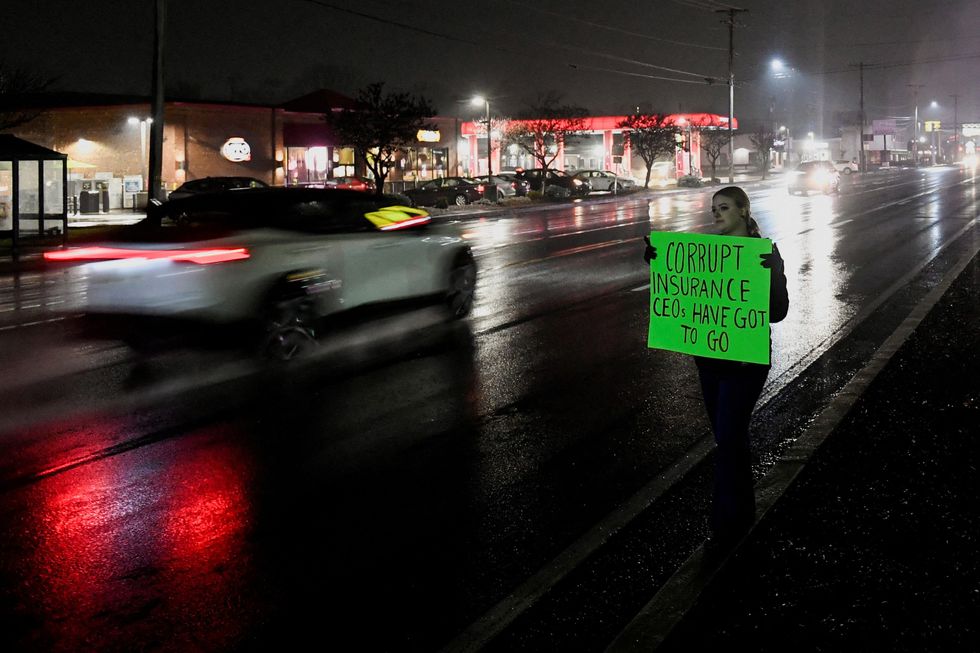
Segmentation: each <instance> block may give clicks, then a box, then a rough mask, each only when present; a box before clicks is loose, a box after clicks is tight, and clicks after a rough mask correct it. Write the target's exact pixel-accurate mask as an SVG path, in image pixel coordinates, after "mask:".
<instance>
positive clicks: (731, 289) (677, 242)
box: [647, 231, 772, 364]
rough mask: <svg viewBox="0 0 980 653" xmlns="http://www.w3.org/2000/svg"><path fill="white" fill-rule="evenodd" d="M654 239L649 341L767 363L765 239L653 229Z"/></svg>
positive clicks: (768, 246)
mask: <svg viewBox="0 0 980 653" xmlns="http://www.w3.org/2000/svg"><path fill="white" fill-rule="evenodd" d="M650 244H651V245H653V246H654V247H656V248H657V258H656V259H654V260H653V261H651V262H650V331H649V335H648V337H647V346H648V347H651V348H654V349H667V350H669V351H678V352H681V353H684V354H694V355H696V356H706V357H709V358H723V359H727V360H736V361H744V362H748V363H762V364H768V363H769V281H770V272H769V269H768V268H764V267H762V265H761V259H760V258H759V255H760V254H768V253H770V252H772V241H771V240H767V239H765V238H742V237H736V236H708V235H702V234H686V233H669V232H659V231H654V232H652V233H651V234H650Z"/></svg>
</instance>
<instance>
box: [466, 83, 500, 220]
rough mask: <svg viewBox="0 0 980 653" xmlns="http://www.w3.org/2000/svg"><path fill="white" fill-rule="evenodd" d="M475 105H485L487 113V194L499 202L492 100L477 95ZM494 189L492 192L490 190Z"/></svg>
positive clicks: (473, 101)
mask: <svg viewBox="0 0 980 653" xmlns="http://www.w3.org/2000/svg"><path fill="white" fill-rule="evenodd" d="M471 103H472V104H474V105H480V104H482V105H484V106H485V108H486V112H487V117H486V122H487V184H489V186H490V187H489V188H487V192H488V193H489V194H490V197H488V198H487V199H489V200H490V201H491V202H496V201H497V184H495V183H493V161H492V158H493V143H492V140H493V134H492V133H491V130H490V98H486V97H483V96H482V95H477V96H476V97H474V98H473V99H472V100H471ZM491 188H492V189H493V190H492V191H491V190H490V189H491Z"/></svg>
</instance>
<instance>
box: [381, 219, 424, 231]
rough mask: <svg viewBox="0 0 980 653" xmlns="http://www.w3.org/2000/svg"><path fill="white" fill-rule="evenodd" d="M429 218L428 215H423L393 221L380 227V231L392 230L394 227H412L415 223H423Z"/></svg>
mask: <svg viewBox="0 0 980 653" xmlns="http://www.w3.org/2000/svg"><path fill="white" fill-rule="evenodd" d="M429 220H430V218H429V216H427V215H423V216H419V217H417V218H412V219H411V220H404V221H402V222H395V223H393V224H389V225H385V226H384V227H381V231H394V230H396V229H404V228H406V227H414V226H415V225H419V224H425V223H426V222H428V221H429Z"/></svg>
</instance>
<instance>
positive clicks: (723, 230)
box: [711, 194, 749, 236]
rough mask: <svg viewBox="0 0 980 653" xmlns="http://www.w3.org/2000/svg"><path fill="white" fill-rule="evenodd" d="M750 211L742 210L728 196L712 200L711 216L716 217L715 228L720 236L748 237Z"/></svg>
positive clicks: (720, 196)
mask: <svg viewBox="0 0 980 653" xmlns="http://www.w3.org/2000/svg"><path fill="white" fill-rule="evenodd" d="M747 213H748V209H740V208H738V206H736V205H735V200H734V199H732V198H731V197H728V196H727V195H720V194H719V195H715V196H714V197H713V198H712V200H711V214H712V215H713V216H715V228H716V229H717V230H718V235H720V236H748V235H749V229H748V225H747V223H746V221H745V215H746V214H747Z"/></svg>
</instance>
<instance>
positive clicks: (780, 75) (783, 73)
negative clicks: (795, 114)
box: [769, 57, 792, 166]
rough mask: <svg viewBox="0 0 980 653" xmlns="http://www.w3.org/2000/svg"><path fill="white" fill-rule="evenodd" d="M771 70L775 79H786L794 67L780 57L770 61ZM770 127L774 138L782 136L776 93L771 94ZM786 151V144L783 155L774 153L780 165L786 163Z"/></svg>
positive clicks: (782, 129)
mask: <svg viewBox="0 0 980 653" xmlns="http://www.w3.org/2000/svg"><path fill="white" fill-rule="evenodd" d="M769 70H770V72H771V73H772V77H773V79H777V80H779V79H786V78H787V77H789V76H790V74H791V73H792V69H791V68H789V67H787V66H786V64H785V63H784V62H783V60H782V59H779V58H778V57H777V58H774V59H772V60H771V61H770V62H769ZM784 103H785V101H784ZM769 129H770V130H771V131H772V134H773V139H775V138H777V137H778V136H781V135H777V132H776V95H775V94H773V95H770V96H769ZM785 129H786V128H785V127H782V128H781V129H780V131H784V130H785ZM785 152H786V149H785V145H784V146H783V157H779V156H778V152H777V153H774V154H776V157H775V158H777V159H779V161H778V163H779V165H780V166H783V165H785V158H786V157H785Z"/></svg>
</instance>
